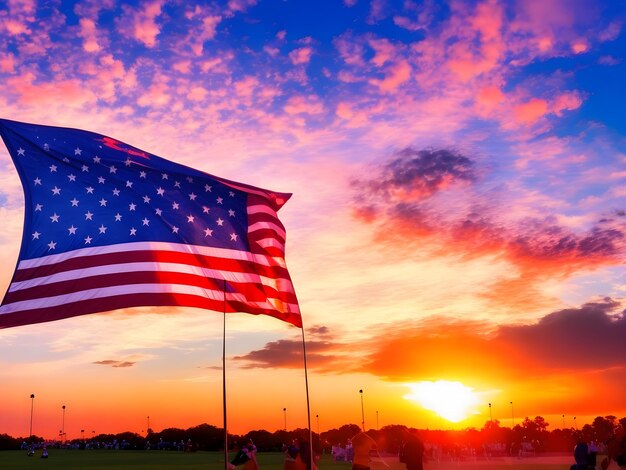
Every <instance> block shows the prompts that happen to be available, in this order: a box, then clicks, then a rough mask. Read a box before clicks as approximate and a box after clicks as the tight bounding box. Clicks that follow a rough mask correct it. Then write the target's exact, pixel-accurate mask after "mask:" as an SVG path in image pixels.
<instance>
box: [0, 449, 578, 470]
mask: <svg viewBox="0 0 626 470" xmlns="http://www.w3.org/2000/svg"><path fill="white" fill-rule="evenodd" d="M258 461H259V468H260V470H282V468H283V461H284V457H283V454H281V453H272V452H263V453H259V454H258ZM572 461H573V458H572V457H571V456H568V455H560V456H538V457H528V458H524V459H517V458H510V457H500V458H497V459H492V460H489V461H485V460H478V461H461V462H459V461H455V462H451V461H442V462H434V461H433V462H428V463H426V465H425V470H453V469H459V470H498V469H514V470H569V467H570V465H571V463H572ZM223 468H224V456H223V454H221V453H218V452H193V453H183V452H169V451H114V450H86V451H83V450H59V449H50V457H49V458H48V459H42V458H41V451H38V452H37V453H36V454H35V456H34V457H27V456H26V452H24V451H2V452H0V469H3V470H5V469H6V470H13V469H15V470H22V469H24V470H28V469H46V470H75V469H76V470H77V469H80V470H91V469H94V470H98V469H116V470H125V469H133V470H144V469H145V470H160V469H163V470H165V469H174V470H175V469H184V470H195V469H198V470H199V469H203V470H222V469H223ZM240 468H241V467H240ZM350 468H351V465H350V464H349V463H346V462H334V461H333V460H332V458H331V457H330V456H328V455H325V456H323V457H322V459H321V460H320V462H319V470H350ZM372 470H406V467H405V466H404V464H401V463H399V462H398V460H397V458H396V457H389V458H387V457H385V458H383V459H380V458H374V459H373V460H372Z"/></svg>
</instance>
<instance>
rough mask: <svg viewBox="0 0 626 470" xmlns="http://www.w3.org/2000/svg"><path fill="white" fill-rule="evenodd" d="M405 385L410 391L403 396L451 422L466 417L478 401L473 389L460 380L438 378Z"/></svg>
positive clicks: (456, 421)
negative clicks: (449, 380)
mask: <svg viewBox="0 0 626 470" xmlns="http://www.w3.org/2000/svg"><path fill="white" fill-rule="evenodd" d="M407 385H408V386H409V387H410V388H411V393H409V394H407V395H405V396H404V398H406V399H407V400H413V401H416V402H418V403H419V404H420V405H421V406H422V407H424V408H426V409H427V410H431V411H434V412H435V413H437V414H438V415H439V416H441V417H442V418H445V419H447V420H448V421H452V422H453V423H458V422H459V421H462V420H464V419H465V418H467V417H468V415H470V414H472V412H473V407H474V406H475V405H476V404H477V403H478V398H477V397H476V394H475V393H474V391H473V389H472V388H470V387H467V386H465V385H463V384H462V383H461V382H448V381H447V380H438V381H437V382H418V383H415V384H407Z"/></svg>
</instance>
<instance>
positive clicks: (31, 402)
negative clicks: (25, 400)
mask: <svg viewBox="0 0 626 470" xmlns="http://www.w3.org/2000/svg"><path fill="white" fill-rule="evenodd" d="M34 408H35V394H34V393H31V394H30V429H29V433H28V437H29V439H30V440H31V441H32V440H33V410H34Z"/></svg>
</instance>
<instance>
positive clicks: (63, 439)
mask: <svg viewBox="0 0 626 470" xmlns="http://www.w3.org/2000/svg"><path fill="white" fill-rule="evenodd" d="M61 409H62V410H63V420H62V421H61V444H65V405H63V406H62V407H61Z"/></svg>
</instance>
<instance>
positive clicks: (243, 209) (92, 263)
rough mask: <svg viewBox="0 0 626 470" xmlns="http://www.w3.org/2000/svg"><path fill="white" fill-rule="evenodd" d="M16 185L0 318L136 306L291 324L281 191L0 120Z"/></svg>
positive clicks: (104, 140)
mask: <svg viewBox="0 0 626 470" xmlns="http://www.w3.org/2000/svg"><path fill="white" fill-rule="evenodd" d="M0 133H1V135H2V138H3V140H4V142H5V144H6V146H7V148H8V149H9V153H10V154H11V157H12V158H13V161H14V163H15V166H16V168H17V170H18V173H19V176H20V179H21V181H22V185H23V187H24V194H25V205H26V210H25V214H26V215H25V223H24V234H23V239H22V246H21V251H20V256H19V261H18V266H17V269H16V272H15V274H14V277H13V280H12V282H11V285H10V286H9V290H8V292H7V294H6V296H5V298H4V301H3V303H2V306H1V307H0V327H10V326H17V325H24V324H29V323H38V322H44V321H51V320H57V319H60V318H66V317H70V316H75V315H82V314H86V313H95V312H101V311H108V310H113V309H118V308H125V307H132V306H139V305H180V306H192V307H201V308H208V309H211V310H218V311H222V310H223V309H224V308H226V311H229V312H235V311H241V312H246V313H253V314H267V315H271V316H275V317H277V318H280V319H282V320H284V321H287V322H289V323H292V324H294V325H296V326H301V317H300V312H299V308H298V305H297V299H296V296H295V291H294V289H293V285H292V283H291V280H290V277H289V273H288V271H287V268H286V265H285V262H284V245H285V235H286V234H285V230H284V227H283V225H282V224H281V223H280V221H279V220H278V216H277V214H276V211H277V210H278V209H280V207H281V206H282V205H283V204H284V203H285V202H286V201H287V200H288V199H289V197H290V194H285V193H276V192H272V191H267V190H264V189H261V188H256V187H253V186H248V185H244V184H241V183H236V182H233V181H229V180H225V179H222V178H218V177H215V176H212V175H208V174H206V173H203V172H201V171H198V170H194V169H192V168H188V167H185V166H182V165H179V164H176V163H173V162H170V161H168V160H165V159H163V158H160V157H158V156H156V155H152V154H150V153H148V152H145V151H142V150H139V149H137V148H134V147H132V146H129V145H127V144H124V143H122V142H119V141H117V140H115V139H112V138H110V137H106V136H103V135H99V134H95V133H92V132H88V131H83V130H78V129H67V128H59V127H50V126H40V125H33V124H25V123H19V122H15V121H8V120H0Z"/></svg>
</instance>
